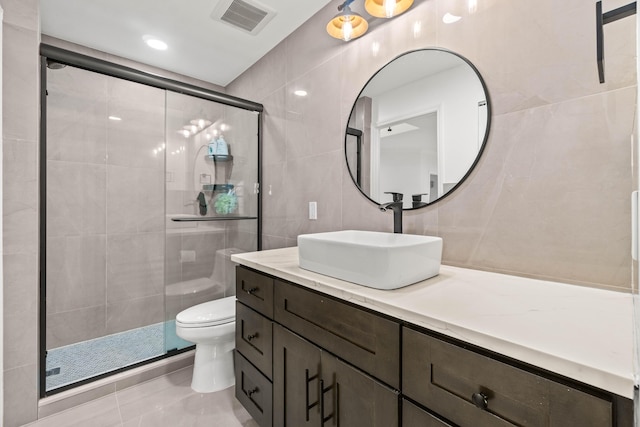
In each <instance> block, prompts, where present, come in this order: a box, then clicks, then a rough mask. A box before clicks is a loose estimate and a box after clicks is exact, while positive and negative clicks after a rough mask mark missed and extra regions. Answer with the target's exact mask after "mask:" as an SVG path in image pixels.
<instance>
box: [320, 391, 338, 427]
mask: <svg viewBox="0 0 640 427" xmlns="http://www.w3.org/2000/svg"><path fill="white" fill-rule="evenodd" d="M337 387H338V383H336V384H335V385H333V384H331V385H330V386H328V387H325V386H324V380H320V426H321V427H324V424H325V423H326V422H327V421H329V420H330V419H332V418H333V425H336V422H339V421H337V419H338V417H337V416H336V413H337V411H338V409H337V404H335V403H334V405H335V406H334V411H335V412H334V413H331V414H329V415H328V416H326V417H325V416H324V395H325V393H326V392H328V391H331V390H334V392H333V393H334V397H336V393H337Z"/></svg>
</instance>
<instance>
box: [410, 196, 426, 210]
mask: <svg viewBox="0 0 640 427" xmlns="http://www.w3.org/2000/svg"><path fill="white" fill-rule="evenodd" d="M428 195H429V193H422V194H413V195H412V196H411V199H412V200H413V202H412V206H411V207H412V208H414V209H415V208H421V207H422V206H427V204H428V203H425V202H423V201H422V196H428Z"/></svg>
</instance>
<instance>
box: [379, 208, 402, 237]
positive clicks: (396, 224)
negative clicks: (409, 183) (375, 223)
mask: <svg viewBox="0 0 640 427" xmlns="http://www.w3.org/2000/svg"><path fill="white" fill-rule="evenodd" d="M378 207H379V208H380V210H381V211H382V212H386V211H387V210H389V209H391V210H392V211H393V232H394V233H399V234H401V233H402V201H396V202H389V203H383V204H382V205H380V206H378Z"/></svg>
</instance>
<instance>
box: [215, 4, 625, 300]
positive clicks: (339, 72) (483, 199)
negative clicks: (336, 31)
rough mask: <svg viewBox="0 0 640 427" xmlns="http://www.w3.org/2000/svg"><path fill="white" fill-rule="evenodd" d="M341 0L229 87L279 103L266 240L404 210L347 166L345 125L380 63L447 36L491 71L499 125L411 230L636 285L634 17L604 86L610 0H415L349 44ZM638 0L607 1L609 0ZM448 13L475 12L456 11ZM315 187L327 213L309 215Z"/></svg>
mask: <svg viewBox="0 0 640 427" xmlns="http://www.w3.org/2000/svg"><path fill="white" fill-rule="evenodd" d="M334 3H337V2H332V3H331V4H330V5H328V6H327V7H325V8H324V9H323V10H321V11H320V12H318V13H317V14H316V15H315V16H314V17H313V18H311V19H310V20H309V21H308V22H307V23H306V24H305V25H304V26H303V27H301V28H299V29H298V30H297V31H296V32H295V33H293V34H292V35H291V36H289V37H288V38H287V39H285V40H284V41H283V42H282V43H280V44H279V45H278V46H277V47H276V48H275V49H273V50H272V51H271V52H270V53H268V54H267V55H266V56H264V57H263V58H262V59H261V60H260V61H259V62H258V63H257V64H255V65H254V66H253V67H251V68H250V69H249V70H248V71H246V72H245V73H244V74H243V75H242V76H240V77H239V78H238V79H236V80H235V81H234V82H233V83H232V84H231V85H229V86H228V87H227V91H228V93H230V94H233V95H236V96H240V97H248V96H251V97H252V99H254V100H255V101H257V102H261V103H263V104H264V106H265V120H264V124H265V136H264V147H265V148H264V156H263V158H264V162H263V164H264V178H263V188H264V189H265V190H270V191H269V192H268V193H263V195H264V232H263V238H264V247H265V248H266V249H269V248H277V247H285V246H294V245H295V244H296V237H297V236H298V235H299V234H302V233H311V232H321V231H330V230H339V229H351V228H355V229H368V230H381V231H391V230H392V217H391V214H388V213H387V214H385V213H381V212H379V210H378V209H377V207H376V206H375V205H373V204H372V203H371V202H369V201H368V200H367V199H365V197H364V196H362V195H361V194H360V193H359V192H358V191H357V189H356V188H355V186H354V185H353V183H352V180H351V178H350V176H349V175H348V171H347V168H346V165H345V161H344V150H343V144H344V130H345V124H346V121H347V119H348V117H349V113H350V110H351V106H352V105H353V102H354V101H355V99H356V97H357V96H358V93H359V91H360V89H361V88H362V87H363V86H364V84H365V83H366V82H367V80H368V79H369V77H370V76H372V75H373V74H374V73H375V71H377V70H378V69H379V68H380V67H381V66H383V65H384V64H386V63H387V62H388V61H390V60H391V59H393V58H394V57H396V56H397V55H399V54H401V53H403V52H405V51H408V50H412V49H418V48H426V47H433V46H435V47H442V48H446V49H450V50H452V51H455V52H457V53H459V54H461V55H463V56H465V57H466V58H468V59H469V60H470V61H471V62H472V63H474V64H475V66H476V67H477V68H478V69H479V71H480V73H481V75H482V76H483V78H484V79H485V82H486V84H487V87H488V91H489V96H490V99H491V102H492V107H493V112H492V124H491V132H490V135H489V140H488V142H487V145H486V149H485V151H484V154H483V156H482V158H481V160H480V162H479V163H478V165H477V167H476V169H475V170H474V172H473V173H472V174H471V175H470V177H469V178H468V179H467V181H466V182H465V183H464V184H463V185H462V186H461V187H460V188H459V189H457V190H456V191H455V192H454V193H453V194H451V195H450V196H449V197H447V198H445V199H444V200H442V201H440V202H438V203H437V204H435V205H434V206H431V207H427V208H423V209H420V210H417V211H411V212H405V222H404V226H405V232H407V233H414V234H430V235H438V236H441V237H443V239H444V254H443V262H444V263H446V264H450V265H457V266H462V267H470V268H477V269H484V270H493V271H499V272H505V273H512V274H518V275H523V276H530V277H535V278H542V279H549V280H553V281H561V282H570V283H576V284H581V285H586V286H598V287H606V288H611V289H616V290H620V291H630V289H631V282H632V279H631V274H632V272H631V270H632V269H631V258H630V251H629V248H630V235H631V233H630V225H629V224H630V193H631V191H632V189H633V183H632V169H631V166H632V165H631V158H632V150H631V135H632V133H633V132H634V113H635V108H636V95H635V86H636V71H635V69H636V67H635V43H636V42H635V19H636V18H635V17H630V18H625V19H624V20H621V21H618V22H615V23H612V24H609V25H607V27H606V28H605V50H606V83H605V84H600V83H599V81H598V74H597V67H596V60H595V58H596V51H595V48H596V40H595V34H596V33H595V2H589V1H584V0H568V1H563V2H558V1H554V0H541V1H535V2H514V1H511V0H478V1H477V2H476V3H477V9H476V10H469V8H468V4H469V3H472V2H467V1H462V0H458V1H451V0H423V1H419V0H416V1H415V3H414V6H413V8H412V9H411V10H410V11H409V12H407V13H405V14H404V15H401V16H399V17H397V18H394V19H393V20H391V21H388V22H385V23H384V24H382V25H377V26H375V28H371V29H370V31H369V33H367V34H365V35H364V36H363V37H361V38H359V39H356V40H354V41H351V42H349V43H344V42H342V41H339V40H335V39H332V38H330V37H329V36H328V35H327V34H326V33H325V31H324V27H325V25H326V23H327V22H328V21H329V19H330V18H331V17H332V16H333V15H335V14H336V13H337V12H336V9H335V8H336V4H334ZM626 3H628V2H627V1H618V0H604V1H603V8H604V11H608V10H611V9H614V8H616V7H619V6H622V5H624V4H626ZM446 12H450V13H452V14H454V15H458V16H462V19H461V20H460V21H458V22H456V23H454V24H444V23H443V22H442V16H443V15H444V14H445V13H446ZM371 27H374V25H372V26H371ZM296 89H305V90H306V91H307V92H308V93H309V96H308V97H306V98H299V97H296V96H295V95H294V94H293V92H294V90H296ZM310 201H317V202H318V220H317V221H310V220H308V219H307V212H308V210H307V204H308V202H310Z"/></svg>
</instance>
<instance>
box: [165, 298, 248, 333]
mask: <svg viewBox="0 0 640 427" xmlns="http://www.w3.org/2000/svg"><path fill="white" fill-rule="evenodd" d="M235 320H236V298H235V297H226V298H220V299H217V300H213V301H209V302H205V303H202V304H198V305H194V306H193V307H189V308H187V309H186V310H183V311H181V312H180V313H178V315H177V316H176V323H179V324H180V326H182V327H186V328H203V327H206V326H215V325H222V324H224V323H229V322H234V321H235Z"/></svg>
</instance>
